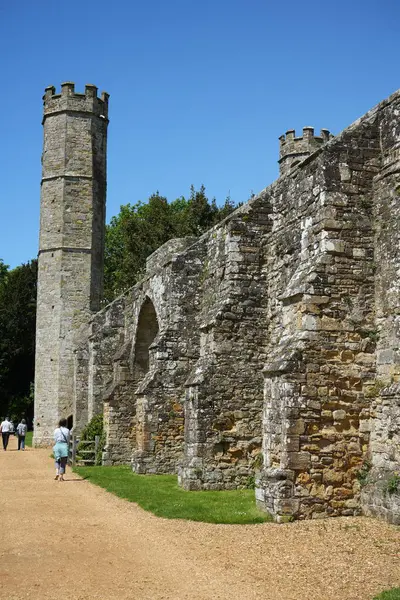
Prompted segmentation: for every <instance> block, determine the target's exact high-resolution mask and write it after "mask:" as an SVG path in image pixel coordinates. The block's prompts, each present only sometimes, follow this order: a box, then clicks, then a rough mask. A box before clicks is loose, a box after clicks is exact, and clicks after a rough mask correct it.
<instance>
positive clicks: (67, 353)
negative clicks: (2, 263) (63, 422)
mask: <svg viewBox="0 0 400 600" xmlns="http://www.w3.org/2000/svg"><path fill="white" fill-rule="evenodd" d="M43 100H44V117H43V128H44V145H43V155H42V183H41V203H40V241H39V275H38V298H37V325H36V367H35V430H34V444H35V445H36V446H44V445H48V444H49V443H51V440H52V433H53V431H54V428H55V426H56V423H57V422H58V420H59V419H60V418H62V417H66V418H68V417H70V416H71V415H72V403H73V380H74V369H73V364H74V363H73V349H74V337H75V334H76V332H77V331H78V330H79V329H80V328H81V326H82V325H83V324H85V323H87V321H88V318H89V317H90V315H91V313H92V312H93V311H97V310H98V309H99V306H100V301H101V298H102V294H103V260H104V232H105V202H106V145H107V125H108V94H106V93H104V92H103V93H102V95H101V98H98V97H97V88H96V87H95V86H94V85H86V87H85V93H84V94H77V93H75V86H74V84H73V83H70V82H67V83H63V84H62V85H61V94H56V93H55V88H54V87H52V86H51V87H48V88H46V90H45V95H44V97H43Z"/></svg>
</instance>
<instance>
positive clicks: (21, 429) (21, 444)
mask: <svg viewBox="0 0 400 600" xmlns="http://www.w3.org/2000/svg"><path fill="white" fill-rule="evenodd" d="M27 431H28V425H27V424H26V421H25V419H21V422H20V423H18V425H17V434H18V450H25V436H26V432H27Z"/></svg>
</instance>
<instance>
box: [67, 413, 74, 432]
mask: <svg viewBox="0 0 400 600" xmlns="http://www.w3.org/2000/svg"><path fill="white" fill-rule="evenodd" d="M73 426H74V417H73V415H69V417H67V427H68V429H69V430H71V429H72V428H73Z"/></svg>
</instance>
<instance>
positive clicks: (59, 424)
mask: <svg viewBox="0 0 400 600" xmlns="http://www.w3.org/2000/svg"><path fill="white" fill-rule="evenodd" d="M58 426H59V427H66V426H67V419H60V421H59V423H58Z"/></svg>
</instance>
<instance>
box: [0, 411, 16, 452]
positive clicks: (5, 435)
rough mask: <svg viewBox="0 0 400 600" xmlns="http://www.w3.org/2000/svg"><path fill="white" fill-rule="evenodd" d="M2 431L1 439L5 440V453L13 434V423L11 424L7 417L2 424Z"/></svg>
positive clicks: (0, 427)
mask: <svg viewBox="0 0 400 600" xmlns="http://www.w3.org/2000/svg"><path fill="white" fill-rule="evenodd" d="M12 429H13V430H14V426H13V427H12ZM0 431H1V437H2V440H3V450H4V451H5V450H7V446H8V440H9V437H10V433H11V423H10V421H9V419H8V417H6V418H5V419H4V421H3V422H2V423H1V425H0Z"/></svg>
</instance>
